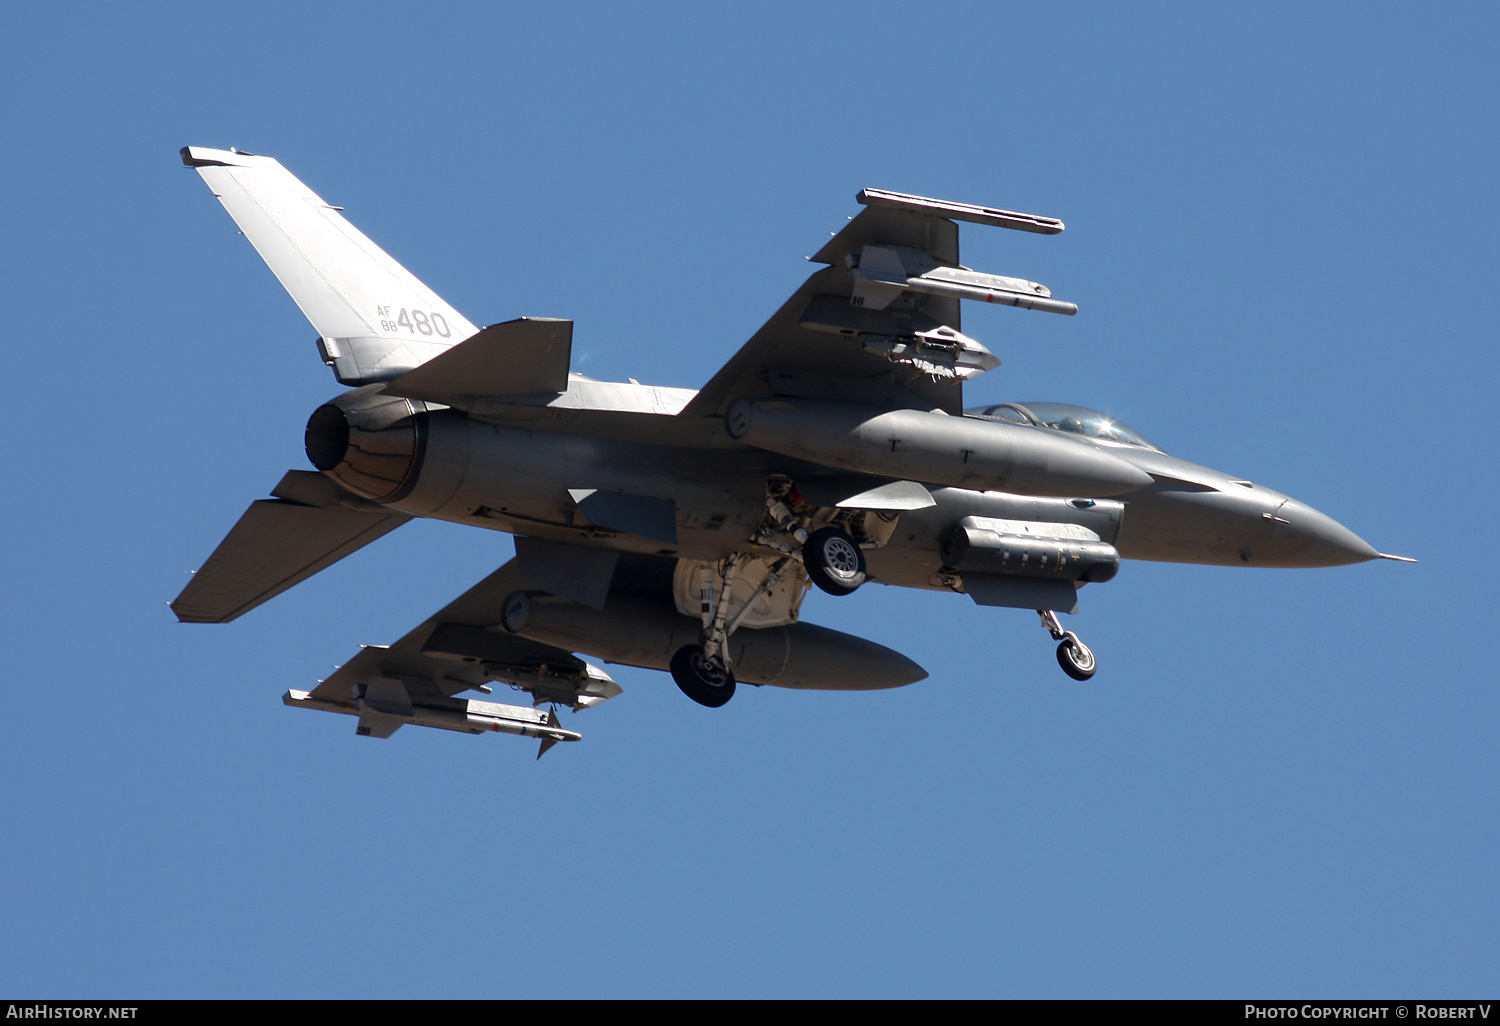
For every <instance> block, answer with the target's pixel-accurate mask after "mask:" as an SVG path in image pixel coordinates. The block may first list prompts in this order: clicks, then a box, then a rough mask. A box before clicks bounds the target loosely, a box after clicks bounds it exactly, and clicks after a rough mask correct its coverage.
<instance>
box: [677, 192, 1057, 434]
mask: <svg viewBox="0 0 1500 1026" xmlns="http://www.w3.org/2000/svg"><path fill="white" fill-rule="evenodd" d="M856 199H857V200H858V201H859V202H860V203H862V204H864V205H865V209H864V210H863V211H862V212H860V214H859V215H858V216H857V217H855V218H854V219H853V220H851V221H850V222H849V223H848V224H847V225H845V226H844V229H843V230H842V231H840V232H838V233H837V234H835V235H834V237H833V238H832V239H830V240H829V241H828V243H827V245H825V246H824V247H823V248H822V249H821V250H819V251H818V253H817V254H816V255H815V256H813V257H810V258H809V259H811V260H813V261H815V262H817V263H821V264H828V265H829V266H828V267H827V268H825V269H824V270H821V271H818V272H816V273H815V274H813V275H812V277H810V278H808V279H807V281H806V282H804V283H803V285H802V287H801V288H799V289H798V290H797V292H796V293H795V294H794V295H793V296H792V298H791V299H789V300H787V302H786V304H785V305H783V306H782V308H781V309H780V310H778V311H776V314H775V315H774V316H773V317H772V318H771V319H770V320H769V321H767V322H766V324H765V326H764V327H762V328H761V329H760V331H758V332H756V333H755V335H754V336H753V337H752V338H751V339H750V341H749V342H747V343H745V345H744V347H743V348H741V349H740V351H739V352H738V353H736V354H735V356H734V357H733V359H731V360H730V361H729V363H727V364H726V365H725V366H724V368H723V369H722V370H720V371H719V372H718V373H717V374H715V375H714V377H713V378H712V380H710V381H709V382H708V384H707V385H705V386H704V387H703V389H702V390H701V391H700V392H699V393H698V395H697V397H696V398H694V399H693V400H692V402H690V403H689V404H688V405H687V407H686V408H684V410H683V411H682V414H681V415H682V416H688V417H711V416H723V415H724V414H725V413H726V412H727V411H728V409H729V407H730V406H731V405H732V404H733V403H734V402H735V400H737V399H739V398H741V397H743V396H771V395H789V396H804V397H817V398H827V399H848V400H851V401H855V402H864V403H873V404H875V405H880V406H894V407H909V408H916V409H939V410H942V411H944V412H946V413H950V414H958V413H961V412H962V411H963V384H962V382H963V380H964V379H965V378H969V377H973V376H975V375H976V374H979V373H983V372H984V371H985V370H988V369H990V368H992V367H995V366H998V365H999V362H1000V361H999V360H997V359H995V357H994V356H993V355H992V354H990V353H989V351H988V350H986V349H985V348H984V347H983V346H982V345H980V344H979V343H977V342H975V341H974V340H973V339H970V338H967V337H966V336H964V335H963V333H962V325H961V321H960V316H959V301H960V300H961V299H972V300H979V301H982V302H991V303H1001V304H1003V305H1008V306H1020V307H1023V308H1028V309H1041V310H1047V311H1050V312H1053V313H1065V314H1066V313H1074V312H1076V310H1077V307H1075V306H1073V305H1072V304H1071V303H1061V302H1058V301H1056V300H1053V299H1051V295H1052V293H1051V292H1050V291H1049V290H1048V289H1047V288H1046V287H1045V286H1043V285H1038V284H1037V283H1036V282H1029V281H1025V280H1023V279H1020V278H1007V277H1002V276H1000V275H991V274H983V273H980V272H976V271H972V270H970V269H969V268H966V267H964V266H963V265H962V264H960V263H959V259H958V256H959V254H958V225H957V224H956V223H955V221H970V222H974V223H978V224H987V225H991V226H995V227H1003V228H1015V229H1019V230H1022V231H1028V232H1035V233H1038V234H1046V235H1055V234H1057V233H1058V232H1061V231H1062V230H1063V223H1062V222H1061V221H1057V220H1054V219H1052V218H1047V217H1039V216H1037V215H1032V214H1020V213H1016V212H1013V211H1006V210H998V209H995V208H990V207H976V206H972V205H969V204H963V203H948V202H945V201H941V200H932V199H927V198H925V197H921V196H909V195H906V194H903V193H892V192H885V191H882V190H877V189H865V190H863V191H861V192H860V193H859V195H858V196H857V197H856Z"/></svg>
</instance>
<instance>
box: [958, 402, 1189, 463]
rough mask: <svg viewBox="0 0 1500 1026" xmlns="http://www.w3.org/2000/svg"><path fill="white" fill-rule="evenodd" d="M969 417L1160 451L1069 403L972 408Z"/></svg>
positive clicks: (1096, 413)
mask: <svg viewBox="0 0 1500 1026" xmlns="http://www.w3.org/2000/svg"><path fill="white" fill-rule="evenodd" d="M964 416H966V417H979V418H980V419H982V420H1003V421H1009V422H1010V423H1012V424H1030V425H1032V426H1034V427H1049V428H1053V429H1054V430H1057V431H1071V432H1072V433H1073V434H1075V435H1087V436H1088V437H1089V438H1097V439H1099V440H1101V441H1105V442H1122V443H1124V444H1125V445H1138V446H1141V447H1142V448H1145V449H1156V451H1157V452H1161V450H1160V449H1158V448H1157V447H1156V446H1155V445H1153V444H1152V443H1151V441H1150V440H1149V439H1147V438H1146V436H1145V435H1143V434H1141V433H1140V432H1139V431H1137V430H1135V429H1134V428H1132V427H1130V426H1129V425H1127V424H1124V423H1121V422H1120V421H1118V420H1115V418H1113V417H1111V416H1110V415H1109V414H1107V413H1100V412H1099V411H1098V410H1090V409H1088V408H1087V407H1084V406H1072V405H1070V404H1068V403H1000V404H998V405H995V406H971V407H970V408H969V409H967V410H965V411H964Z"/></svg>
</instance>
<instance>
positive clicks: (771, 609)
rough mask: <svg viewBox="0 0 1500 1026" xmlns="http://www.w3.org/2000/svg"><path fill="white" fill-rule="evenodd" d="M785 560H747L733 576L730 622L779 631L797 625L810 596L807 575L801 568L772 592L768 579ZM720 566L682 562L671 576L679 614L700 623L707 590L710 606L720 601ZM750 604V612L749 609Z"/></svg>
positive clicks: (795, 566) (776, 584)
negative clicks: (708, 591)
mask: <svg viewBox="0 0 1500 1026" xmlns="http://www.w3.org/2000/svg"><path fill="white" fill-rule="evenodd" d="M781 558H782V557H777V558H775V559H767V558H762V557H753V558H748V559H744V560H743V561H742V562H741V563H740V565H739V570H738V572H737V573H736V574H735V576H734V580H733V583H732V584H731V586H730V589H729V611H728V616H727V618H728V619H729V620H735V619H736V618H737V619H738V626H740V627H750V628H757V627H780V626H782V625H783V624H789V623H796V622H797V614H798V612H799V610H800V609H801V608H802V596H803V595H805V594H806V593H807V587H808V580H807V574H806V573H804V572H803V571H802V567H801V566H800V565H794V566H793V568H792V572H790V573H784V574H783V575H782V577H781V579H780V580H779V581H776V582H775V583H774V584H772V585H771V586H770V587H769V588H768V587H765V584H766V578H767V577H768V576H770V575H771V573H772V571H773V570H774V569H775V567H776V565H777V564H778V563H779V562H780V561H781ZM721 580H722V577H721V574H720V565H719V563H717V562H708V561H705V560H699V559H679V560H678V561H677V570H676V573H674V574H673V576H672V598H673V599H674V600H675V601H676V603H677V611H678V612H679V613H681V614H682V615H683V616H690V617H692V618H693V619H695V620H697V619H699V618H701V616H702V614H703V605H704V602H705V596H704V589H705V588H709V589H711V593H710V597H709V598H707V599H706V601H708V602H709V603H710V604H712V603H714V602H717V601H718V600H719V590H720V581H721ZM747 603H748V606H749V608H748V609H747V608H746V605H747ZM742 610H743V614H742V612H741V611H742Z"/></svg>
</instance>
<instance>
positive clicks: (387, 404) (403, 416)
mask: <svg viewBox="0 0 1500 1026" xmlns="http://www.w3.org/2000/svg"><path fill="white" fill-rule="evenodd" d="M381 387H382V386H381V385H378V384H376V385H366V386H365V387H363V388H356V389H354V390H353V391H352V392H345V393H344V394H343V395H341V396H339V397H338V398H336V399H332V400H330V401H329V402H326V403H324V404H323V405H322V406H319V407H318V408H317V409H316V410H314V411H313V414H312V416H311V417H309V418H308V420H307V433H306V435H305V436H304V441H305V444H306V448H307V458H308V459H309V460H311V461H312V465H313V466H314V467H317V468H318V469H319V470H321V471H322V472H323V473H325V474H327V475H328V476H329V477H331V478H333V479H334V480H335V481H337V482H338V483H339V484H341V485H343V486H344V487H345V488H347V489H348V490H349V491H351V492H353V493H354V494H356V495H360V496H363V497H364V498H367V499H371V500H373V501H375V502H396V501H398V500H400V499H402V498H404V497H405V496H406V495H407V494H408V493H410V492H411V490H412V487H413V486H414V485H415V484H416V481H417V473H418V471H419V470H420V469H421V466H422V456H423V453H424V452H425V450H426V447H427V404H426V403H423V402H421V401H420V400H415V399H402V398H398V397H396V396H389V395H381V394H380V389H381Z"/></svg>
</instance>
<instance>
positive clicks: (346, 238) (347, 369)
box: [182, 146, 475, 385]
mask: <svg viewBox="0 0 1500 1026" xmlns="http://www.w3.org/2000/svg"><path fill="white" fill-rule="evenodd" d="M182 162H183V163H184V164H186V165H187V166H188V167H190V168H193V169H194V170H195V171H197V172H198V174H199V175H200V176H202V178H203V181H204V182H205V183H206V184H207V185H208V187H209V188H210V189H211V190H213V194H214V195H215V196H217V197H218V199H219V202H220V203H222V204H224V209H225V210H227V211H228V212H229V216H230V217H232V218H234V223H235V224H237V225H239V227H240V231H241V232H242V233H243V234H244V236H245V238H247V239H249V240H250V245H252V246H254V247H255V251H256V252H257V253H259V254H260V256H261V259H263V260H264V261H265V262H266V265H267V266H268V267H270V268H271V273H273V274H275V275H276V279H277V280H278V281H280V282H281V284H282V286H283V287H285V288H286V290H287V292H288V293H290V294H291V297H292V299H293V301H294V302H296V304H297V306H298V308H299V309H301V311H302V313H303V314H304V315H306V317H307V319H308V320H309V321H310V322H312V326H313V328H314V329H315V330H316V331H317V332H318V336H319V339H318V348H319V350H320V352H321V355H322V357H323V362H324V363H326V364H328V365H329V366H330V367H332V368H333V371H334V375H335V376H336V377H337V378H338V379H339V381H341V382H343V383H344V384H346V385H365V384H369V383H371V382H375V381H389V380H391V379H392V378H394V377H397V376H399V375H400V374H402V373H404V372H406V371H408V370H411V369H412V368H413V367H418V366H420V365H421V364H423V363H424V362H426V361H427V360H430V359H431V358H432V357H434V356H436V355H437V354H438V353H441V352H443V351H444V350H445V349H447V348H449V347H450V346H452V345H454V344H455V343H458V342H461V341H463V340H464V339H466V338H468V337H469V336H470V335H472V334H474V331H475V328H474V325H473V324H471V323H469V321H468V320H466V319H465V318H464V316H463V315H462V314H460V313H459V312H458V311H457V310H455V309H453V307H451V306H449V305H448V304H447V303H445V302H444V301H443V300H442V299H441V298H440V297H439V296H438V295H437V294H436V293H435V292H433V291H432V290H431V289H429V288H428V287H427V286H426V285H424V284H422V282H421V281H419V280H418V279H417V277H416V276H415V275H413V274H412V273H411V272H410V271H408V270H407V269H406V268H404V267H402V266H401V265H400V264H398V263H397V262H396V261H395V260H393V259H391V257H390V255H389V254H387V253H386V252H385V251H384V250H382V249H381V248H380V247H379V246H377V245H375V243H373V242H371V241H370V240H369V239H368V238H366V237H365V235H364V234H363V233H361V232H360V231H359V229H357V228H355V227H354V226H353V225H352V224H350V223H349V222H348V221H347V220H345V219H344V216H343V215H342V214H341V213H339V210H340V208H339V207H335V206H332V205H330V204H328V203H326V202H324V201H323V199H322V197H320V196H319V195H318V194H317V193H315V192H313V191H312V190H311V189H309V188H308V187H307V186H306V185H303V184H302V182H300V181H299V180H298V179H297V178H296V177H295V176H293V175H292V173H291V172H289V171H288V170H287V169H286V168H284V167H282V166H281V164H280V163H278V162H277V161H275V160H272V159H271V158H270V157H258V156H255V155H254V154H250V153H241V152H239V151H237V150H216V149H209V148H207V147H203V146H185V147H183V149H182Z"/></svg>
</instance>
